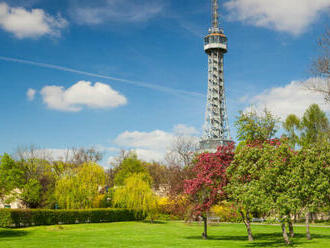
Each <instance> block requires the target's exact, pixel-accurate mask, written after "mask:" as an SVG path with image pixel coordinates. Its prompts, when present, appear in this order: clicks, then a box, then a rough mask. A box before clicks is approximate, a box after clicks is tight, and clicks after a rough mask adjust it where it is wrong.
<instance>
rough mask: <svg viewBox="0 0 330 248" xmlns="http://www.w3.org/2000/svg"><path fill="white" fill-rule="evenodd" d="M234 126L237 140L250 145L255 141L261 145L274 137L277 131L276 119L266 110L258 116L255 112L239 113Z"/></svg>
mask: <svg viewBox="0 0 330 248" xmlns="http://www.w3.org/2000/svg"><path fill="white" fill-rule="evenodd" d="M235 126H236V128H237V138H238V140H239V141H242V142H243V143H251V142H254V141H256V140H257V141H259V142H261V143H262V142H263V141H265V140H269V139H271V138H272V137H274V135H275V134H276V132H277V130H278V119H276V118H275V117H274V116H273V115H272V114H271V113H270V112H269V111H268V110H267V109H265V110H264V111H263V113H262V114H260V115H258V114H257V113H256V112H255V111H251V112H248V113H245V112H240V116H239V117H238V118H237V120H236V122H235Z"/></svg>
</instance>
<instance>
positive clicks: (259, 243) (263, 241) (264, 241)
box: [186, 232, 330, 247]
mask: <svg viewBox="0 0 330 248" xmlns="http://www.w3.org/2000/svg"><path fill="white" fill-rule="evenodd" d="M186 239H199V240H202V239H203V238H202V235H199V236H197V235H196V236H189V237H186ZM313 239H330V235H323V234H314V235H312V240H307V239H306V235H305V234H302V233H297V234H295V237H294V238H293V239H291V241H292V245H303V244H305V243H307V242H313ZM208 240H219V241H220V240H223V241H233V242H235V241H248V237H247V235H240V236H234V235H233V236H228V235H219V236H212V235H210V236H209V237H208ZM254 240H255V241H254V242H249V243H247V244H246V245H245V247H283V246H284V245H285V243H284V240H283V236H282V233H280V232H278V233H259V234H255V235H254Z"/></svg>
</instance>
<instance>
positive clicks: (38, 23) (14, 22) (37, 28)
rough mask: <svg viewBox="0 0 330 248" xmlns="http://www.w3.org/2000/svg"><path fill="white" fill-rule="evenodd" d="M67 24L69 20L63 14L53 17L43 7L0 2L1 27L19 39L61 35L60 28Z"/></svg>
mask: <svg viewBox="0 0 330 248" xmlns="http://www.w3.org/2000/svg"><path fill="white" fill-rule="evenodd" d="M67 25H68V22H67V21H66V20H65V19H64V18H62V17H61V16H57V17H53V16H51V15H49V14H47V13H45V11H44V10H42V9H31V10H27V9H25V8H20V7H18V8H16V7H10V6H9V5H8V4H6V3H4V2H3V3H0V28H2V29H3V30H5V31H7V32H10V33H12V34H14V35H15V37H17V38H19V39H23V38H38V37H40V36H43V35H51V36H59V35H60V30H61V29H63V28H64V27H66V26H67Z"/></svg>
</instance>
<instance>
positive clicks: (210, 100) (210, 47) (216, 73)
mask: <svg viewBox="0 0 330 248" xmlns="http://www.w3.org/2000/svg"><path fill="white" fill-rule="evenodd" d="M211 3H212V26H211V28H210V29H209V34H208V35H207V36H206V37H205V39H204V50H205V52H206V54H207V55H208V93H207V105H206V114H205V124H204V128H203V137H202V140H201V141H200V150H202V151H203V150H204V151H205V150H208V151H215V150H216V149H217V147H218V146H219V145H222V144H224V143H226V142H229V141H230V132H229V125H228V117H227V108H226V99H225V87H224V73H223V59H224V54H225V53H226V52H227V37H226V36H225V34H224V32H223V29H221V28H220V25H219V14H218V9H219V5H218V0H211Z"/></svg>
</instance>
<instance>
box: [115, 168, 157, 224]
mask: <svg viewBox="0 0 330 248" xmlns="http://www.w3.org/2000/svg"><path fill="white" fill-rule="evenodd" d="M145 176H146V175H145V174H143V173H133V174H131V175H130V176H129V177H128V178H126V179H125V181H124V185H123V186H119V187H118V188H116V189H115V191H114V195H113V205H114V206H117V207H121V208H129V209H134V210H137V211H142V213H143V214H146V215H149V217H150V219H151V221H153V220H154V217H155V214H156V213H157V200H158V198H157V196H156V195H155V193H154V192H153V191H152V189H151V187H150V183H149V182H148V181H146V180H145Z"/></svg>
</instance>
